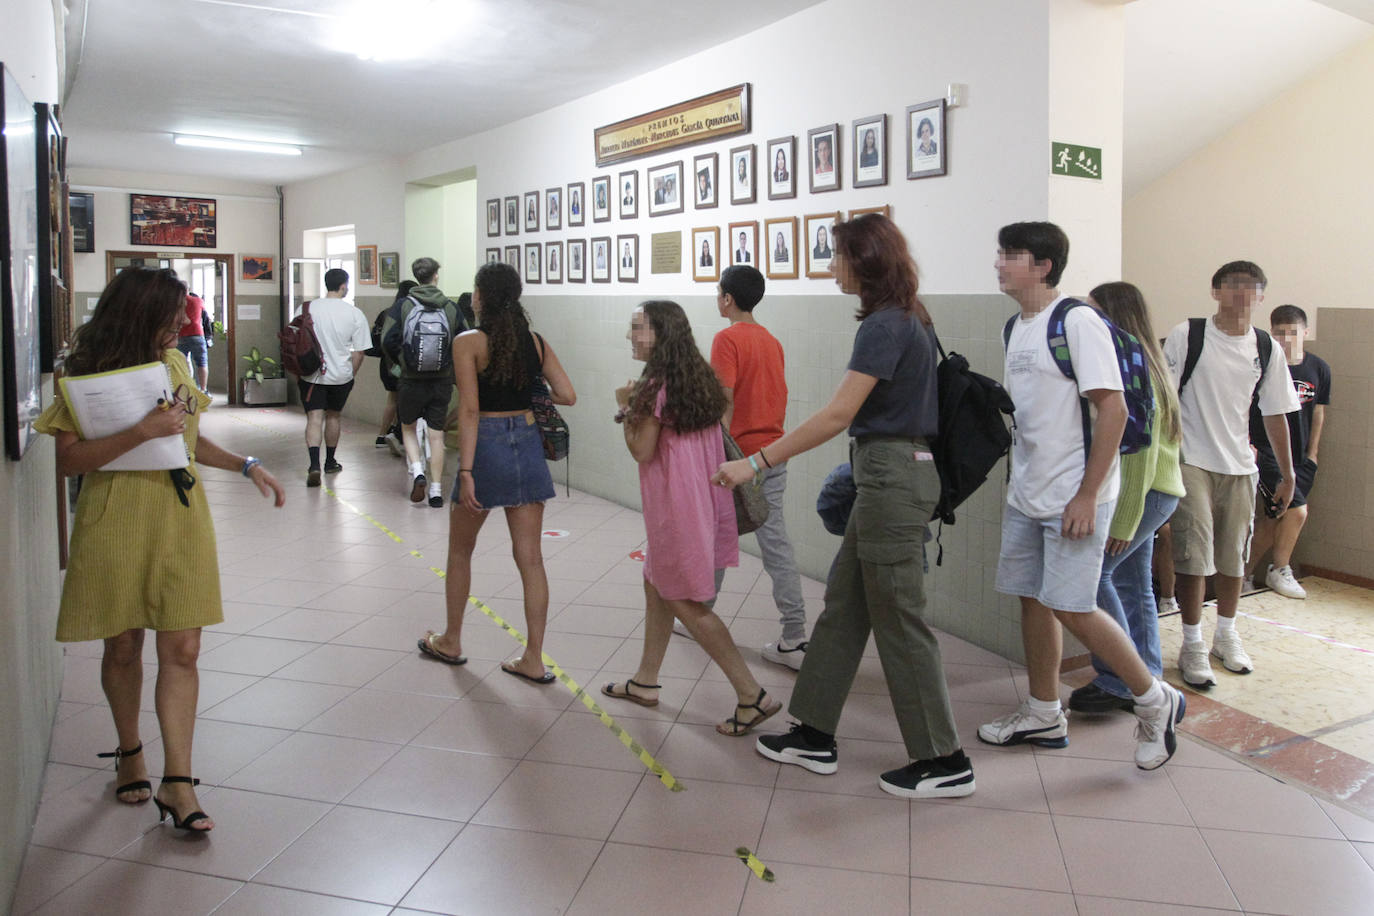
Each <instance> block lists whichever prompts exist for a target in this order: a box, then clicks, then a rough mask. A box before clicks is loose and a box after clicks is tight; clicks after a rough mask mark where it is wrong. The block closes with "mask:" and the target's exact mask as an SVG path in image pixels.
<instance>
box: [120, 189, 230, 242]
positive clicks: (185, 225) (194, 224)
mask: <svg viewBox="0 0 1374 916" xmlns="http://www.w3.org/2000/svg"><path fill="white" fill-rule="evenodd" d="M129 244H130V245H143V246H149V247H154V248H163V249H168V248H217V247H219V246H218V243H217V241H216V216H215V201H214V199H213V198H209V197H167V196H165V195H161V194H130V195H129Z"/></svg>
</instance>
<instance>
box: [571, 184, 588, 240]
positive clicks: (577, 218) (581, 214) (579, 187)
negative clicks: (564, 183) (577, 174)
mask: <svg viewBox="0 0 1374 916" xmlns="http://www.w3.org/2000/svg"><path fill="white" fill-rule="evenodd" d="M586 224H587V184H586V182H583V181H573V182H569V183H568V228H569V229H572V228H576V227H578V226H585V225H586Z"/></svg>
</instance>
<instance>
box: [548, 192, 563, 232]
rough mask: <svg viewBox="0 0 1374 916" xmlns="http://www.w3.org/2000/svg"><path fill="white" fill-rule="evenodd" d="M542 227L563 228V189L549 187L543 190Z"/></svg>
mask: <svg viewBox="0 0 1374 916" xmlns="http://www.w3.org/2000/svg"><path fill="white" fill-rule="evenodd" d="M544 214H545V218H544V228H545V229H562V228H563V189H562V188H549V189H548V190H547V191H545V192H544Z"/></svg>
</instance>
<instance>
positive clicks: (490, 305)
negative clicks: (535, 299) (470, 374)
mask: <svg viewBox="0 0 1374 916" xmlns="http://www.w3.org/2000/svg"><path fill="white" fill-rule="evenodd" d="M472 285H473V288H474V289H476V290H477V293H478V295H479V297H480V299H481V303H482V315H481V317H480V319H479V322H478V325H477V329H478V330H480V331H481V332H482V333H484V334H486V335H487V357H488V362H487V368H486V371H485V372H484V373H483V374H484V375H486V377H487V378H488V379H490V380H492V381H494V382H502V383H505V384H508V385H511V386H512V387H515V388H521V387H523V386H524V385H526V384H528V383H529V382H530V380H531V377H532V373H533V371H534V369H535V367H533V366H526V365H525V360H524V352H525V350H524V346H523V344H524V341H525V339H526V338H528V337H529V336H530V318H529V315H527V314H526V313H525V307H524V306H522V305H521V304H520V290H521V285H520V275H519V274H518V273H516V272H515V268H514V267H512V266H510V265H509V264H500V263H491V264H483V265H482V266H481V267H480V268H478V270H477V276H476V277H475V278H473V281H472Z"/></svg>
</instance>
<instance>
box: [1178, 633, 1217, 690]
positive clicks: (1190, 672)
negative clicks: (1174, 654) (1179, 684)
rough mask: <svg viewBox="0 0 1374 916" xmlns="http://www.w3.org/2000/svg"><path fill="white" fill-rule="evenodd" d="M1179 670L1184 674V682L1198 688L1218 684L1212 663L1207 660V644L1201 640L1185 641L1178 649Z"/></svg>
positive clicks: (1203, 688)
mask: <svg viewBox="0 0 1374 916" xmlns="http://www.w3.org/2000/svg"><path fill="white" fill-rule="evenodd" d="M1178 671H1179V674H1181V675H1183V683H1185V684H1187V685H1188V686H1189V687H1193V688H1195V689H1197V690H1206V689H1207V688H1208V687H1214V686H1216V683H1217V679H1216V677H1214V676H1213V675H1212V664H1211V662H1209V661H1207V645H1206V644H1205V643H1203V642H1202V641H1201V640H1199V641H1198V642H1191V643H1190V642H1185V643H1184V644H1183V646H1182V648H1180V649H1179V650H1178Z"/></svg>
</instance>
